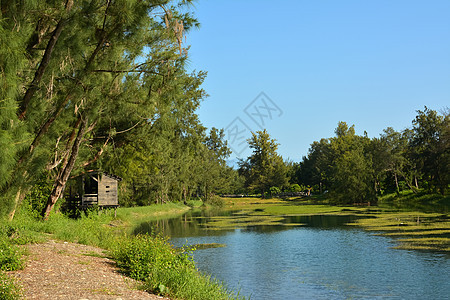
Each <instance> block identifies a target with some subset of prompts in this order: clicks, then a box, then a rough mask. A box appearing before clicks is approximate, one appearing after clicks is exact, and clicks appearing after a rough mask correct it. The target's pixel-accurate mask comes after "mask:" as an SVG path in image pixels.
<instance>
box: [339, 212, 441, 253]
mask: <svg viewBox="0 0 450 300" xmlns="http://www.w3.org/2000/svg"><path fill="white" fill-rule="evenodd" d="M447 220H448V216H447V215H443V214H439V213H423V212H397V213H392V212H378V213H376V214H373V215H372V217H371V218H364V219H359V220H357V221H355V222H353V223H350V224H348V225H356V226H361V227H363V228H364V229H366V230H370V231H380V232H383V233H381V234H379V235H383V236H390V237H408V238H398V239H396V241H397V242H398V243H399V245H398V246H396V247H395V248H396V249H410V250H413V249H415V250H434V251H445V252H448V251H450V239H449V238H448V235H450V222H449V221H447Z"/></svg>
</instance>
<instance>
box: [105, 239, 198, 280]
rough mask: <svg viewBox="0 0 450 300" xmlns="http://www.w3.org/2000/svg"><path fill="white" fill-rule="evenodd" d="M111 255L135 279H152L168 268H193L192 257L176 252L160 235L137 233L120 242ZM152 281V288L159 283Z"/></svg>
mask: <svg viewBox="0 0 450 300" xmlns="http://www.w3.org/2000/svg"><path fill="white" fill-rule="evenodd" d="M113 256H114V258H115V259H116V260H117V264H118V266H119V267H120V268H121V269H122V270H123V271H124V272H125V273H126V274H128V275H129V276H130V277H131V278H134V279H137V280H146V279H148V280H152V278H153V277H154V274H155V273H157V272H167V271H168V270H170V269H176V270H179V269H181V268H192V269H194V262H193V261H192V258H191V257H190V256H189V255H187V254H180V253H177V252H176V250H175V249H174V248H173V247H171V245H170V244H169V243H168V242H167V239H166V238H163V237H162V236H153V237H151V236H148V235H138V236H136V237H134V238H132V239H129V240H126V241H124V242H121V243H120V244H119V245H118V247H117V250H115V251H114V252H113ZM153 281H154V280H153ZM153 283H154V288H155V287H158V286H159V284H160V283H159V282H157V281H154V282H153Z"/></svg>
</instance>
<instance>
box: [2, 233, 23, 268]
mask: <svg viewBox="0 0 450 300" xmlns="http://www.w3.org/2000/svg"><path fill="white" fill-rule="evenodd" d="M22 266H23V262H22V253H21V251H20V249H19V248H18V247H17V246H16V245H12V244H11V243H10V242H9V241H8V238H7V237H5V236H4V235H2V237H0V270H3V271H14V270H19V269H21V268H22Z"/></svg>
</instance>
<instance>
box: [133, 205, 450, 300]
mask: <svg viewBox="0 0 450 300" xmlns="http://www.w3.org/2000/svg"><path fill="white" fill-rule="evenodd" d="M210 217H211V215H206V216H205V215H201V214H198V213H197V214H192V213H188V214H187V215H184V216H182V217H178V218H174V219H170V220H164V221H159V222H155V223H145V224H142V226H141V227H140V228H139V229H137V231H136V232H142V231H146V230H148V228H150V227H152V226H157V227H158V228H159V229H160V230H162V231H163V232H165V234H167V235H170V236H171V237H172V238H171V240H170V241H171V243H173V244H174V245H175V246H181V245H192V244H206V243H219V244H225V245H226V246H225V247H220V248H208V249H203V250H197V251H195V252H194V260H195V262H196V264H197V267H198V268H199V269H200V271H202V272H205V273H208V274H211V275H212V276H214V277H216V278H217V279H219V280H221V281H223V282H224V283H225V284H226V285H227V286H228V287H229V288H230V289H233V290H236V291H239V292H240V295H243V296H247V297H251V299H257V300H259V299H450V256H449V255H448V254H442V253H436V252H421V251H407V250H396V249H392V248H391V247H393V246H394V245H395V244H394V241H393V239H391V238H388V237H384V236H377V235H374V234H373V233H370V232H367V231H364V230H362V229H360V228H355V227H350V226H345V223H347V222H349V221H351V220H352V217H345V216H312V217H292V218H286V219H285V220H283V224H284V225H274V226H270V225H264V226H252V227H247V228H240V229H239V228H237V229H227V230H206V229H205V228H206V227H207V226H205V224H207V223H208V220H209V218H210ZM225 217H226V216H225ZM353 218H354V217H353ZM290 223H293V224H298V223H303V224H304V225H302V226H286V225H289V224H290Z"/></svg>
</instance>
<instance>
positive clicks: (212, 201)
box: [205, 195, 225, 207]
mask: <svg viewBox="0 0 450 300" xmlns="http://www.w3.org/2000/svg"><path fill="white" fill-rule="evenodd" d="M205 203H206V204H208V205H211V206H214V207H224V206H225V200H224V199H223V198H221V197H219V196H218V195H210V196H209V197H208V200H207V201H206V202H205Z"/></svg>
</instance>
